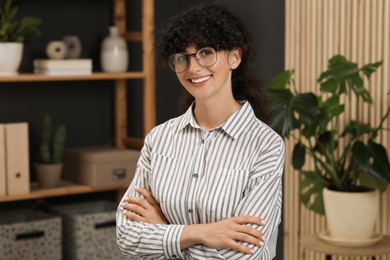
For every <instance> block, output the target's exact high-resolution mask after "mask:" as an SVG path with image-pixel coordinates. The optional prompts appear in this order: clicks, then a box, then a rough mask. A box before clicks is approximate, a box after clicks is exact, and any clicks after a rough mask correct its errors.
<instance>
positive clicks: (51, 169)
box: [35, 114, 66, 188]
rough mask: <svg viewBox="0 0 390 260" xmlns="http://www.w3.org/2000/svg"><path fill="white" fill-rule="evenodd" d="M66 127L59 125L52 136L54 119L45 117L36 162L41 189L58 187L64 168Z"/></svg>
mask: <svg viewBox="0 0 390 260" xmlns="http://www.w3.org/2000/svg"><path fill="white" fill-rule="evenodd" d="M65 139H66V127H65V125H59V126H58V127H57V128H56V131H55V133H54V135H53V134H52V119H51V116H50V115H48V114H47V115H45V116H44V119H43V124H42V131H41V137H40V143H39V150H38V154H37V158H36V162H35V171H36V175H37V179H38V183H39V186H40V187H41V188H52V187H56V186H58V183H59V181H60V179H61V173H62V168H63V153H64V148H65Z"/></svg>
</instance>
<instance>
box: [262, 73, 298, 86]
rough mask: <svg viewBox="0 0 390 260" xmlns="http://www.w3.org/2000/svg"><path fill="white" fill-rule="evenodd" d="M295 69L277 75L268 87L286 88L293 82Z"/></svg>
mask: <svg viewBox="0 0 390 260" xmlns="http://www.w3.org/2000/svg"><path fill="white" fill-rule="evenodd" d="M293 73H294V71H293V70H285V71H283V72H282V73H279V74H278V75H276V76H275V77H274V78H273V79H272V80H271V81H270V83H269V84H268V89H286V88H287V85H288V84H290V82H291V80H292V79H291V77H292V74H293Z"/></svg>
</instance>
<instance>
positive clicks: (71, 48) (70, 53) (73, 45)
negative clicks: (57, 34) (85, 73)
mask: <svg viewBox="0 0 390 260" xmlns="http://www.w3.org/2000/svg"><path fill="white" fill-rule="evenodd" d="M62 41H63V42H64V43H65V45H66V49H67V51H66V56H65V58H66V59H78V58H80V57H81V52H82V47H81V42H80V39H79V37H77V36H75V35H66V36H64V38H62Z"/></svg>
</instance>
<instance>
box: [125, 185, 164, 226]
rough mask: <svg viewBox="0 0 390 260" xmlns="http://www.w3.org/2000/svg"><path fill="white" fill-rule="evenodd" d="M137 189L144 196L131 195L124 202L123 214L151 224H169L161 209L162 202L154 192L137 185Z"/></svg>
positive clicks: (134, 219)
mask: <svg viewBox="0 0 390 260" xmlns="http://www.w3.org/2000/svg"><path fill="white" fill-rule="evenodd" d="M135 191H136V192H138V193H139V194H141V195H142V196H144V198H137V197H129V198H127V199H126V201H125V202H124V203H123V204H122V207H123V209H124V211H123V215H125V216H126V217H127V218H129V219H131V220H133V221H138V222H143V223H150V224H169V222H168V220H167V219H166V217H165V215H164V214H163V212H162V211H161V208H160V204H158V202H157V201H156V199H155V198H154V197H153V194H152V193H151V192H150V191H148V190H147V189H145V188H142V187H136V188H135Z"/></svg>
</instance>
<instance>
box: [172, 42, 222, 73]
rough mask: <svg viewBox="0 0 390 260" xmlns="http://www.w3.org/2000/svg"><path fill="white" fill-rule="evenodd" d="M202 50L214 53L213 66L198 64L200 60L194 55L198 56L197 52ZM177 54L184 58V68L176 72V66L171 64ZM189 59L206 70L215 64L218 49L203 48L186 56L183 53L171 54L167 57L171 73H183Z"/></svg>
mask: <svg viewBox="0 0 390 260" xmlns="http://www.w3.org/2000/svg"><path fill="white" fill-rule="evenodd" d="M204 49H212V50H213V51H214V53H215V61H214V62H213V64H211V65H203V64H201V63H199V60H200V59H199V58H198V57H196V55H197V54H198V52H199V51H201V50H204ZM178 54H180V55H183V56H184V57H185V58H186V67H185V68H184V69H183V70H180V71H176V69H175V68H176V66H175V63H174V62H173V60H174V57H175V56H176V55H178ZM191 57H194V60H195V61H196V63H198V64H199V66H202V67H206V68H208V67H211V66H213V65H214V64H215V63H217V60H218V48H217V49H215V48H213V47H203V48H200V49H198V50H196V52H194V53H190V54H186V53H183V52H179V53H174V54H171V55H169V56H168V65H169V67H170V68H171V70H173V72H176V73H181V72H184V71H185V70H186V69H187V68H188V65H189V64H190V58H191Z"/></svg>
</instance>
